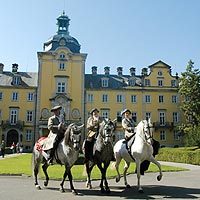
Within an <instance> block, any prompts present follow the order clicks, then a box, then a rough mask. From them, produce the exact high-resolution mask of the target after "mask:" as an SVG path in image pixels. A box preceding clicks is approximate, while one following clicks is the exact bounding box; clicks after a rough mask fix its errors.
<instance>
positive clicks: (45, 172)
mask: <svg viewBox="0 0 200 200" xmlns="http://www.w3.org/2000/svg"><path fill="white" fill-rule="evenodd" d="M48 167H49V165H48V164H47V163H46V162H45V163H44V164H43V165H42V169H43V172H44V175H45V178H46V180H45V181H44V186H47V185H48V183H49V176H48V173H47V168H48Z"/></svg>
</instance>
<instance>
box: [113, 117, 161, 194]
mask: <svg viewBox="0 0 200 200" xmlns="http://www.w3.org/2000/svg"><path fill="white" fill-rule="evenodd" d="M123 141H124V139H122V140H119V141H118V142H117V143H116V144H115V146H114V154H115V158H116V162H115V168H116V170H117V174H118V175H117V177H116V182H119V181H120V174H119V164H120V162H121V160H122V159H124V160H125V165H124V172H123V176H124V184H125V185H126V187H130V185H129V184H128V183H127V179H126V172H127V170H128V168H129V166H130V162H135V163H136V170H137V179H138V181H137V186H138V191H139V192H140V193H142V192H143V189H142V187H141V185H140V176H141V174H140V165H141V163H142V162H143V161H144V160H149V161H150V162H152V163H154V164H156V165H157V166H158V168H159V171H160V174H159V176H158V177H157V180H158V181H160V180H161V178H162V170H161V165H160V163H159V162H158V161H156V160H155V158H154V156H153V147H152V141H153V126H152V124H151V121H150V119H149V120H148V121H147V120H142V121H141V122H140V123H139V124H138V125H137V127H136V133H135V140H134V137H132V138H131V139H130V141H129V145H130V151H131V156H130V154H129V152H128V151H127V148H126V144H125V143H124V142H123Z"/></svg>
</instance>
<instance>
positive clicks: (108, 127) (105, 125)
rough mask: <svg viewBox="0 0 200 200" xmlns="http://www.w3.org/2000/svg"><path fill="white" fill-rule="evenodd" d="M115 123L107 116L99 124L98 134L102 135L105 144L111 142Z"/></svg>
mask: <svg viewBox="0 0 200 200" xmlns="http://www.w3.org/2000/svg"><path fill="white" fill-rule="evenodd" d="M114 129H115V124H114V123H113V122H112V121H111V120H110V119H108V118H105V119H104V120H103V122H102V123H101V125H100V130H99V134H100V136H101V137H102V139H103V141H104V143H105V144H107V143H108V142H112V139H113V138H112V136H113V131H114Z"/></svg>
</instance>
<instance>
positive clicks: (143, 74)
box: [142, 68, 148, 76]
mask: <svg viewBox="0 0 200 200" xmlns="http://www.w3.org/2000/svg"><path fill="white" fill-rule="evenodd" d="M147 72H148V69H147V68H142V76H146V75H147Z"/></svg>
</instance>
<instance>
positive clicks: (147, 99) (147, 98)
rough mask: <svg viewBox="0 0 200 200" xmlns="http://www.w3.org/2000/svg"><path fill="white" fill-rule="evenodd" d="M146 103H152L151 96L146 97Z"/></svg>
mask: <svg viewBox="0 0 200 200" xmlns="http://www.w3.org/2000/svg"><path fill="white" fill-rule="evenodd" d="M144 101H145V103H151V96H150V95H145V97H144Z"/></svg>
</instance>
